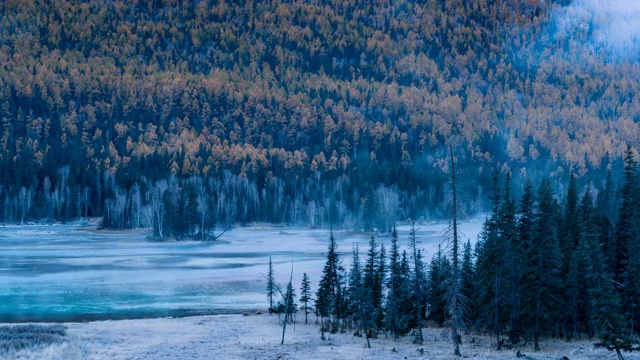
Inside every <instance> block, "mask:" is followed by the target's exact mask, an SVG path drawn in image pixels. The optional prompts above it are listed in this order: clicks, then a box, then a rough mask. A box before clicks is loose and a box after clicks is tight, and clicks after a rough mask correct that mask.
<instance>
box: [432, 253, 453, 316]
mask: <svg viewBox="0 0 640 360" xmlns="http://www.w3.org/2000/svg"><path fill="white" fill-rule="evenodd" d="M450 277H451V263H450V262H449V259H447V257H446V255H445V254H444V253H443V252H442V249H441V248H440V246H438V252H436V253H435V254H434V255H433V258H432V259H431V264H430V266H429V292H428V299H429V318H430V319H431V320H432V321H434V322H436V323H437V324H438V325H440V326H442V325H444V322H445V321H446V320H447V319H448V316H447V303H448V299H447V289H448V280H449V278H450Z"/></svg>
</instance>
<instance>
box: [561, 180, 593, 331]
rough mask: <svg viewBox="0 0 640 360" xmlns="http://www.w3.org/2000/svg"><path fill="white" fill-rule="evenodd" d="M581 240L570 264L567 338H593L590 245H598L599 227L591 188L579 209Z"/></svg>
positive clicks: (567, 283) (567, 295) (566, 287)
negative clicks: (590, 320) (590, 313)
mask: <svg viewBox="0 0 640 360" xmlns="http://www.w3.org/2000/svg"><path fill="white" fill-rule="evenodd" d="M577 217H578V220H577V223H578V224H579V225H580V228H581V230H580V232H579V233H580V238H579V240H578V246H577V247H576V248H575V249H574V250H573V252H572V254H571V259H570V261H569V270H568V273H567V279H566V281H565V286H564V288H565V289H566V299H565V301H566V306H565V308H566V309H567V311H566V314H567V320H568V321H567V325H568V326H567V338H569V339H571V338H579V337H580V334H581V333H588V334H589V335H590V336H592V331H591V328H590V324H589V312H590V301H589V291H588V285H589V284H588V282H587V267H588V265H589V252H590V249H589V246H590V244H594V243H596V239H597V237H598V232H599V230H598V228H597V222H596V213H595V209H594V205H593V197H592V195H591V189H590V188H588V189H587V191H585V193H584V195H583V196H582V199H581V200H580V206H579V208H578V216H577Z"/></svg>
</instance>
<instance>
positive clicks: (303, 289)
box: [300, 273, 311, 324]
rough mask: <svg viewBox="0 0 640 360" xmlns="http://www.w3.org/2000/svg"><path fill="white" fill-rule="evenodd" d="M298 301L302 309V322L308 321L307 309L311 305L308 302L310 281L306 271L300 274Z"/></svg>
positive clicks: (309, 298) (309, 308) (309, 300)
mask: <svg viewBox="0 0 640 360" xmlns="http://www.w3.org/2000/svg"><path fill="white" fill-rule="evenodd" d="M300 303H301V304H302V307H301V309H302V310H303V311H304V323H305V324H307V323H308V318H309V310H311V307H310V306H309V303H311V283H310V282H309V276H308V275H307V273H304V274H302V284H301V285H300Z"/></svg>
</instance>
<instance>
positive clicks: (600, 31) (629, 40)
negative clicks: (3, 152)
mask: <svg viewBox="0 0 640 360" xmlns="http://www.w3.org/2000/svg"><path fill="white" fill-rule="evenodd" d="M555 23H556V26H557V30H558V36H560V37H568V39H567V40H570V41H576V42H585V43H586V44H587V45H591V46H593V47H594V48H595V49H596V50H597V51H598V52H600V51H605V52H607V53H610V55H616V56H622V57H628V56H637V55H638V54H639V50H640V41H639V40H640V1H638V0H575V1H573V2H572V3H571V5H569V6H566V7H561V8H558V9H557V11H556V14H555Z"/></svg>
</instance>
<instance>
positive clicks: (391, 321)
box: [386, 227, 408, 339]
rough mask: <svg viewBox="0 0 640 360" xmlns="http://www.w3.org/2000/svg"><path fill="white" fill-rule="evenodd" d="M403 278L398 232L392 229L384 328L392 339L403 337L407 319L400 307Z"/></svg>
mask: <svg viewBox="0 0 640 360" xmlns="http://www.w3.org/2000/svg"><path fill="white" fill-rule="evenodd" d="M404 280H405V278H404V276H403V269H402V258H401V255H400V250H399V247H398V231H397V229H396V228H395V227H394V228H393V230H392V232H391V253H390V254H389V279H388V282H387V304H386V309H387V312H386V318H387V321H386V325H387V326H386V327H387V330H388V331H389V332H391V334H392V335H393V336H394V338H396V339H397V338H399V337H400V336H401V335H404V332H403V330H404V329H405V328H406V327H407V323H408V319H406V318H405V316H404V315H405V314H404V313H403V311H404V309H403V308H402V306H403V305H404V304H403V302H404V300H405V298H406V294H405V289H406V288H405V281H404Z"/></svg>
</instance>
